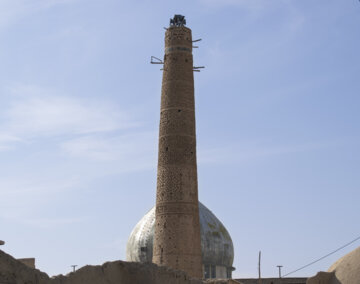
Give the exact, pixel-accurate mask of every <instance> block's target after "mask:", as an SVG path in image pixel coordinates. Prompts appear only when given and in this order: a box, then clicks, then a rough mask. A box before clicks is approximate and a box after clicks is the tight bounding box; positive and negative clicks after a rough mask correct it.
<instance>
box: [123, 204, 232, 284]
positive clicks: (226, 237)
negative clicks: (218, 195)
mask: <svg viewBox="0 0 360 284" xmlns="http://www.w3.org/2000/svg"><path fill="white" fill-rule="evenodd" d="M199 216H200V235H201V250H202V260H203V271H204V278H231V273H232V271H233V270H235V268H233V267H232V264H233V260H234V246H233V243H232V240H231V237H230V234H229V233H228V231H227V230H226V228H225V227H224V225H223V224H222V223H221V221H220V220H219V219H218V218H217V217H216V216H215V215H214V214H213V213H212V212H211V211H210V210H209V209H208V208H206V207H205V206H204V205H203V204H202V203H200V202H199ZM154 231H155V206H154V207H153V208H152V209H151V210H150V211H149V212H148V213H147V214H146V215H145V216H144V217H143V218H142V219H141V220H140V221H139V222H138V223H137V224H136V226H135V228H134V229H133V231H132V232H131V234H130V237H129V240H128V242H127V246H126V260H127V261H134V262H151V260H152V254H153V239H154Z"/></svg>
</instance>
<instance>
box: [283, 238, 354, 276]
mask: <svg viewBox="0 0 360 284" xmlns="http://www.w3.org/2000/svg"><path fill="white" fill-rule="evenodd" d="M357 240H360V236H359V237H357V238H356V239H354V240H352V241H351V242H348V243H347V244H345V245H343V246H341V247H339V248H338V249H336V250H334V251H332V252H330V253H328V254H327V255H324V256H322V257H320V258H318V259H317V260H314V261H312V262H310V263H308V264H306V265H304V266H302V267H300V268H298V269H296V270H294V271H291V272H289V273H287V274H285V275H283V277H285V276H288V275H290V274H293V273H295V272H297V271H299V270H302V269H304V268H306V267H308V266H310V265H313V264H314V263H316V262H318V261H320V260H323V259H324V258H326V257H328V256H330V255H332V254H334V253H336V252H338V251H339V250H341V249H343V248H345V247H347V246H349V245H351V244H352V243H354V242H356V241H357Z"/></svg>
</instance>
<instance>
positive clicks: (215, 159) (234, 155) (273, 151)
mask: <svg viewBox="0 0 360 284" xmlns="http://www.w3.org/2000/svg"><path fill="white" fill-rule="evenodd" d="M338 143H339V142H336V141H332V142H331V141H330V142H329V141H326V142H312V143H307V144H306V143H305V144H298V145H282V146H267V145H263V146H261V145H259V146H253V145H249V146H243V147H239V146H238V145H229V146H227V147H222V148H212V149H207V150H200V151H199V154H198V160H199V164H217V163H243V162H249V161H256V160H263V159H268V158H272V157H274V156H281V155H287V154H295V153H300V152H308V151H314V150H318V149H322V148H328V147H336V145H338ZM340 143H341V142H340Z"/></svg>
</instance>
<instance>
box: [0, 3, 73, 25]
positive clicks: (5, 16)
mask: <svg viewBox="0 0 360 284" xmlns="http://www.w3.org/2000/svg"><path fill="white" fill-rule="evenodd" d="M75 1H78V0H1V1H0V29H1V28H5V27H8V26H10V25H11V24H14V23H16V21H18V20H19V19H21V18H22V17H24V16H26V15H28V14H33V13H36V12H40V11H43V10H46V9H49V8H52V7H55V6H56V5H62V4H68V3H72V2H75Z"/></svg>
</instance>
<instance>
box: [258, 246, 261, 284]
mask: <svg viewBox="0 0 360 284" xmlns="http://www.w3.org/2000/svg"><path fill="white" fill-rule="evenodd" d="M258 268H259V284H261V251H259V265H258Z"/></svg>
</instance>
